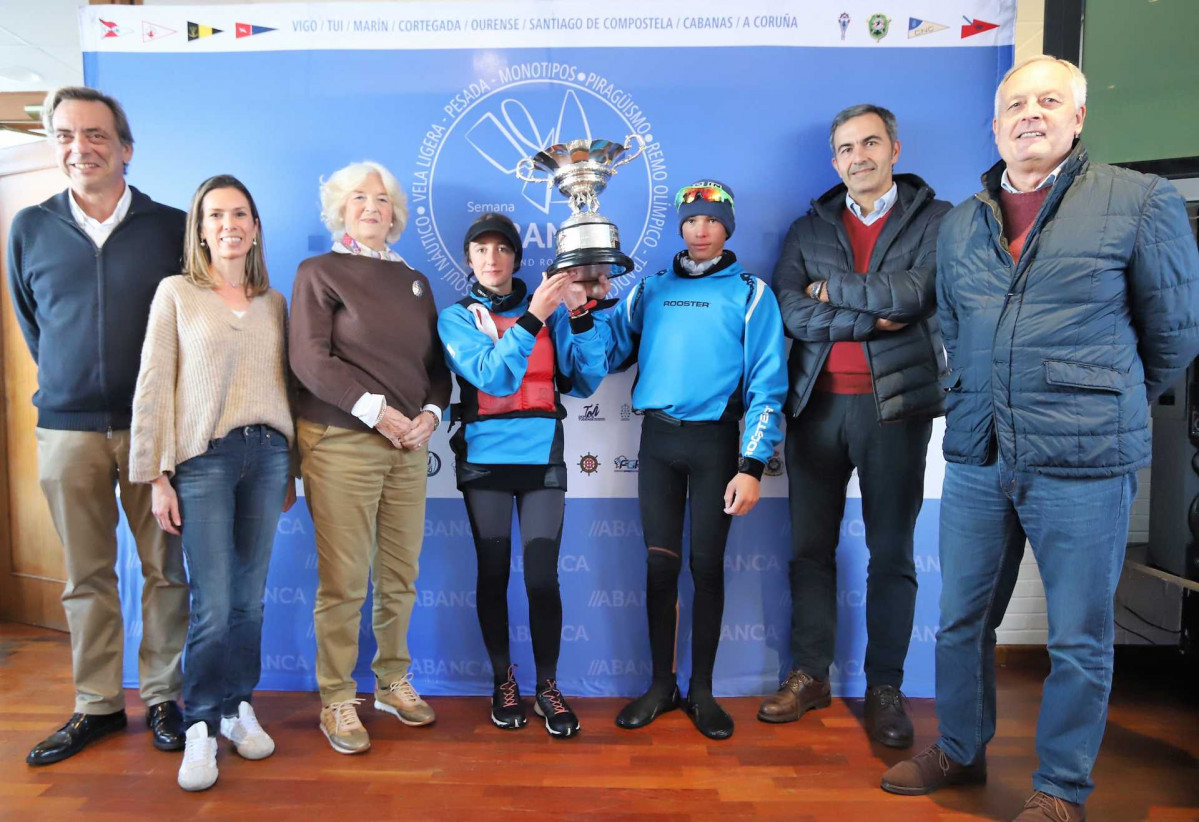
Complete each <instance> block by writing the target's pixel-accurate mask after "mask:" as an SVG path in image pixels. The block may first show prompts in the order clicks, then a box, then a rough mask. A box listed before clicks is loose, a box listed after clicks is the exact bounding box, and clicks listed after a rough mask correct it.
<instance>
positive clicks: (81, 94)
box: [42, 86, 133, 148]
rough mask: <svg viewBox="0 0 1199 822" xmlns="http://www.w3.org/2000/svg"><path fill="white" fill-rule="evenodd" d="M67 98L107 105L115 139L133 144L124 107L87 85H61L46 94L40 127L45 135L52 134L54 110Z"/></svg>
mask: <svg viewBox="0 0 1199 822" xmlns="http://www.w3.org/2000/svg"><path fill="white" fill-rule="evenodd" d="M68 100H82V101H83V102H87V103H103V104H104V105H106V106H108V110H109V111H111V112H112V119H113V122H114V123H115V124H116V129H117V139H118V140H120V141H121V145H123V146H126V147H130V148H131V147H132V146H133V132H132V131H130V129H129V118H128V117H126V116H125V109H123V108H121V104H120V103H118V102H117V101H116V100H114V99H113V98H112V97H109V96H108V95H107V94H104V93H103V92H99V91H96V90H95V89H94V88H88V87H87V86H63V87H62V88H60V89H57V90H56V91H52V92H50V93H49V94H47V95H46V102H44V103H42V127H43V128H44V129H45V130H46V135H47V136H49V137H53V136H54V110H55V109H56V108H58V107H59V106H60V105H62V104H63V103H65V102H67V101H68Z"/></svg>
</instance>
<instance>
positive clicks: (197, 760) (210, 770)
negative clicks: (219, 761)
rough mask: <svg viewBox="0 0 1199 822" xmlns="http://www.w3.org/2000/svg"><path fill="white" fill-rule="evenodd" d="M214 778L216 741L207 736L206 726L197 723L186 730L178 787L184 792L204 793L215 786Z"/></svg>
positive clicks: (215, 774)
mask: <svg viewBox="0 0 1199 822" xmlns="http://www.w3.org/2000/svg"><path fill="white" fill-rule="evenodd" d="M216 777H217V769H216V740H215V739H212V738H210V737H209V736H208V726H207V725H205V724H204V723H203V722H197V723H196V724H194V725H192V726H191V727H190V728H188V729H187V743H186V744H185V745H184V748H183V764H182V765H180V766H179V787H180V788H183V790H185V791H206V790H208V789H209V788H211V787H212V786H213V785H215V784H216Z"/></svg>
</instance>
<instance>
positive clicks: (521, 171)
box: [516, 157, 554, 183]
mask: <svg viewBox="0 0 1199 822" xmlns="http://www.w3.org/2000/svg"><path fill="white" fill-rule="evenodd" d="M534 169H536V166H535V165H533V158H532V157H525V158H524V159H522V160H521V161H520V162H519V163H517V164H516V178H517V179H518V180H522V181H524V182H526V183H552V182H553V181H554V178H553V177H535V176H533V171H534Z"/></svg>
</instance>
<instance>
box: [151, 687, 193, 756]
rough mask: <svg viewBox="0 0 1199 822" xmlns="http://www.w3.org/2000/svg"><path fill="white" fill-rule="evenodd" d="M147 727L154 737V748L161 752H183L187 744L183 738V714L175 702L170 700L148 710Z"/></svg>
mask: <svg viewBox="0 0 1199 822" xmlns="http://www.w3.org/2000/svg"><path fill="white" fill-rule="evenodd" d="M146 727H147V728H149V729H150V733H151V734H152V736H153V740H152V741H153V742H154V747H155V748H158V750H160V751H181V750H183V746H184V744H185V742H186V740H185V738H184V736H183V733H184V731H183V714H181V713H180V712H179V706H178V705H176V704H175V700H173V699H168V700H167V701H166V702H159V703H158V704H157V705H153V706H151V707H149V708H147V709H146Z"/></svg>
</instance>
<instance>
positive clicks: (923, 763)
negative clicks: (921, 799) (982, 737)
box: [881, 744, 987, 796]
mask: <svg viewBox="0 0 1199 822" xmlns="http://www.w3.org/2000/svg"><path fill="white" fill-rule="evenodd" d="M986 781H987V763H986V760H982V761H979V762H976V763H974V764H973V765H959V764H958V763H957V762H954V761H953V760H952V759H950V758H949V756H948V755H946V753H945V751H943V750H941V749H940V748H939V747H937V746H936V745H935V744H934V745H929V746H928V747H927V748H925V749H924V751H922V752H921V753H918V754H916V755H915V756H914V757H912V758H911V759H905V760H904V761H903V762H900V763H898V764H897V765H893V766H892V767H891V769H890V770H888V771H887V772H886V773H885V774H883V779H882V783H881V785H882V789H883V790H884V791H886V792H887V793H897V794H901V795H903V796H923V795H924V794H926V793H932V792H933V791H935V790H936V789H937V788H943V787H945V786H947V785H978V784H981V783H983V782H986Z"/></svg>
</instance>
